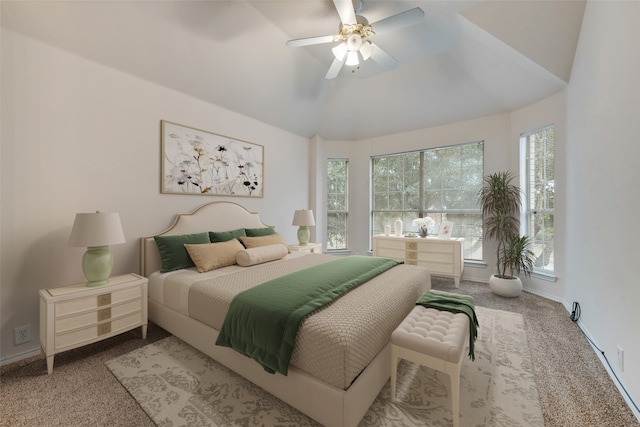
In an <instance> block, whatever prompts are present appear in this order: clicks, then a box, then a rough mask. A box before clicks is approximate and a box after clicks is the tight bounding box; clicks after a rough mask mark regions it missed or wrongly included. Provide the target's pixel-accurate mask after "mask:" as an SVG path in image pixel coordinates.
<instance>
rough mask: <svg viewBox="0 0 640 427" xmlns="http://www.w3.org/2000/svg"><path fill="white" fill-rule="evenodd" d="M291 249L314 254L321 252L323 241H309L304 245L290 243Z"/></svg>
mask: <svg viewBox="0 0 640 427" xmlns="http://www.w3.org/2000/svg"><path fill="white" fill-rule="evenodd" d="M289 249H291V250H292V251H295V252H311V253H312V254H321V253H322V243H308V244H306V245H304V246H300V245H289Z"/></svg>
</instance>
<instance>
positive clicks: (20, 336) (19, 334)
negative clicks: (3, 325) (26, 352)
mask: <svg viewBox="0 0 640 427" xmlns="http://www.w3.org/2000/svg"><path fill="white" fill-rule="evenodd" d="M13 331H14V332H15V341H16V345H18V344H24V343H26V342H29V341H31V325H24V326H19V327H17V328H15V329H14V330H13Z"/></svg>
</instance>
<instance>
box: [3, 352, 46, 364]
mask: <svg viewBox="0 0 640 427" xmlns="http://www.w3.org/2000/svg"><path fill="white" fill-rule="evenodd" d="M41 353H42V352H41V351H40V349H38V348H36V349H33V350H29V351H25V352H24V353H18V354H14V355H13V356H10V357H7V358H5V359H1V360H0V366H5V365H9V364H11V363H15V362H19V361H21V360H24V359H28V358H30V357H34V356H40V354H41Z"/></svg>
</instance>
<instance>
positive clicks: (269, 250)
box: [236, 244, 289, 267]
mask: <svg viewBox="0 0 640 427" xmlns="http://www.w3.org/2000/svg"><path fill="white" fill-rule="evenodd" d="M288 253H289V248H288V247H287V246H285V245H281V244H277V245H267V246H259V247H257V248H250V249H243V250H241V251H240V252H238V254H237V255H236V263H238V265H239V266H242V267H249V266H250V265H256V264H262V263H263V262H267V261H275V260H277V259H280V258H284V257H285V256H286V255H287V254H288Z"/></svg>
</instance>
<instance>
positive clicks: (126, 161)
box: [0, 29, 310, 362]
mask: <svg viewBox="0 0 640 427" xmlns="http://www.w3.org/2000/svg"><path fill="white" fill-rule="evenodd" d="M1 37H2V57H1V61H2V76H1V78H2V84H1V90H2V101H1V102H2V104H1V107H2V116H1V118H2V134H1V135H2V152H1V156H0V157H1V160H2V164H1V176H2V182H1V184H2V207H1V211H0V214H1V221H2V222H1V236H2V239H1V240H2V241H1V246H0V255H1V267H0V270H1V296H2V298H1V303H0V304H1V305H0V309H1V317H0V318H1V321H2V329H1V330H2V334H1V340H0V361H2V362H7V361H10V360H13V359H15V358H19V357H21V356H23V355H25V354H28V353H30V352H33V351H37V349H38V333H39V332H38V290H39V289H41V288H45V287H52V286H59V285H63V284H68V283H76V282H81V281H83V276H82V271H81V267H80V263H81V257H82V254H83V252H84V249H82V248H70V247H68V246H67V239H68V236H69V232H70V229H71V225H72V224H73V219H74V216H75V214H76V213H77V212H92V211H95V210H96V209H99V210H102V211H107V212H108V211H114V212H119V213H120V216H121V220H122V224H123V228H124V231H125V235H126V238H127V242H126V243H125V244H123V245H118V246H114V247H112V251H113V252H114V258H115V262H114V264H115V265H114V274H120V273H125V272H138V270H139V253H138V252H139V238H140V237H141V236H144V235H149V234H153V233H155V232H158V231H161V230H163V229H165V228H166V227H167V226H169V225H170V224H171V222H172V221H173V219H174V216H175V214H176V213H177V212H189V211H191V210H193V209H195V208H196V207H198V206H200V205H201V204H204V203H208V202H212V201H218V200H231V201H234V202H237V203H240V204H242V205H244V206H246V207H247V208H248V209H249V210H251V211H257V212H260V213H261V215H262V219H263V221H265V222H266V223H267V224H270V225H274V226H275V227H276V229H277V230H278V231H279V232H280V233H281V234H282V235H283V237H284V238H285V239H286V240H288V241H289V242H292V243H293V242H295V241H296V240H297V237H296V229H295V227H292V226H291V219H292V217H293V211H294V210H295V209H300V208H301V207H306V206H308V205H309V203H310V201H309V193H308V186H309V179H308V168H307V166H308V158H309V141H308V140H307V139H306V138H301V137H299V136H295V135H293V134H290V133H287V132H284V131H282V130H279V129H276V128H274V127H271V126H268V125H265V124H263V123H260V122H257V121H255V120H253V119H250V118H248V117H245V116H241V115H238V114H235V113H233V112H231V111H228V110H225V109H222V108H219V107H217V106H215V105H211V104H207V103H205V102H203V101H200V100H198V99H195V98H192V97H188V96H185V95H183V94H180V93H177V92H175V91H172V90H169V89H166V88H164V87H161V86H158V85H155V84H152V83H149V82H147V81H144V80H141V79H139V78H136V77H132V76H130V75H127V74H124V73H121V72H119V71H117V70H114V69H112V68H108V67H105V66H103V65H100V64H97V63H95V62H91V61H88V60H85V59H83V58H81V57H78V56H74V55H72V54H69V53H68V52H65V51H62V50H60V49H57V48H54V47H51V46H49V45H46V44H43V43H41V42H38V41H35V40H32V39H29V38H26V37H24V36H22V35H19V34H17V33H13V32H11V31H8V30H6V29H3V31H2V35H1ZM162 119H165V120H170V121H173V122H177V123H181V124H184V125H188V126H192V127H196V128H199V129H205V130H209V131H212V132H216V133H220V134H223V135H229V136H232V137H234V138H238V139H242V140H246V141H251V142H254V143H257V144H261V145H263V146H264V154H265V155H264V159H265V178H264V183H265V184H264V188H265V190H264V198H260V199H253V198H244V197H242V198H241V197H236V198H233V197H231V198H223V197H212V196H184V195H166V194H160V161H161V155H160V147H161V145H160V120H162ZM283 171H286V173H283ZM291 177H295V179H291ZM26 324H30V325H31V331H32V341H31V342H30V343H26V344H22V345H20V346H14V343H13V330H14V328H15V327H18V326H22V325H26Z"/></svg>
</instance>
